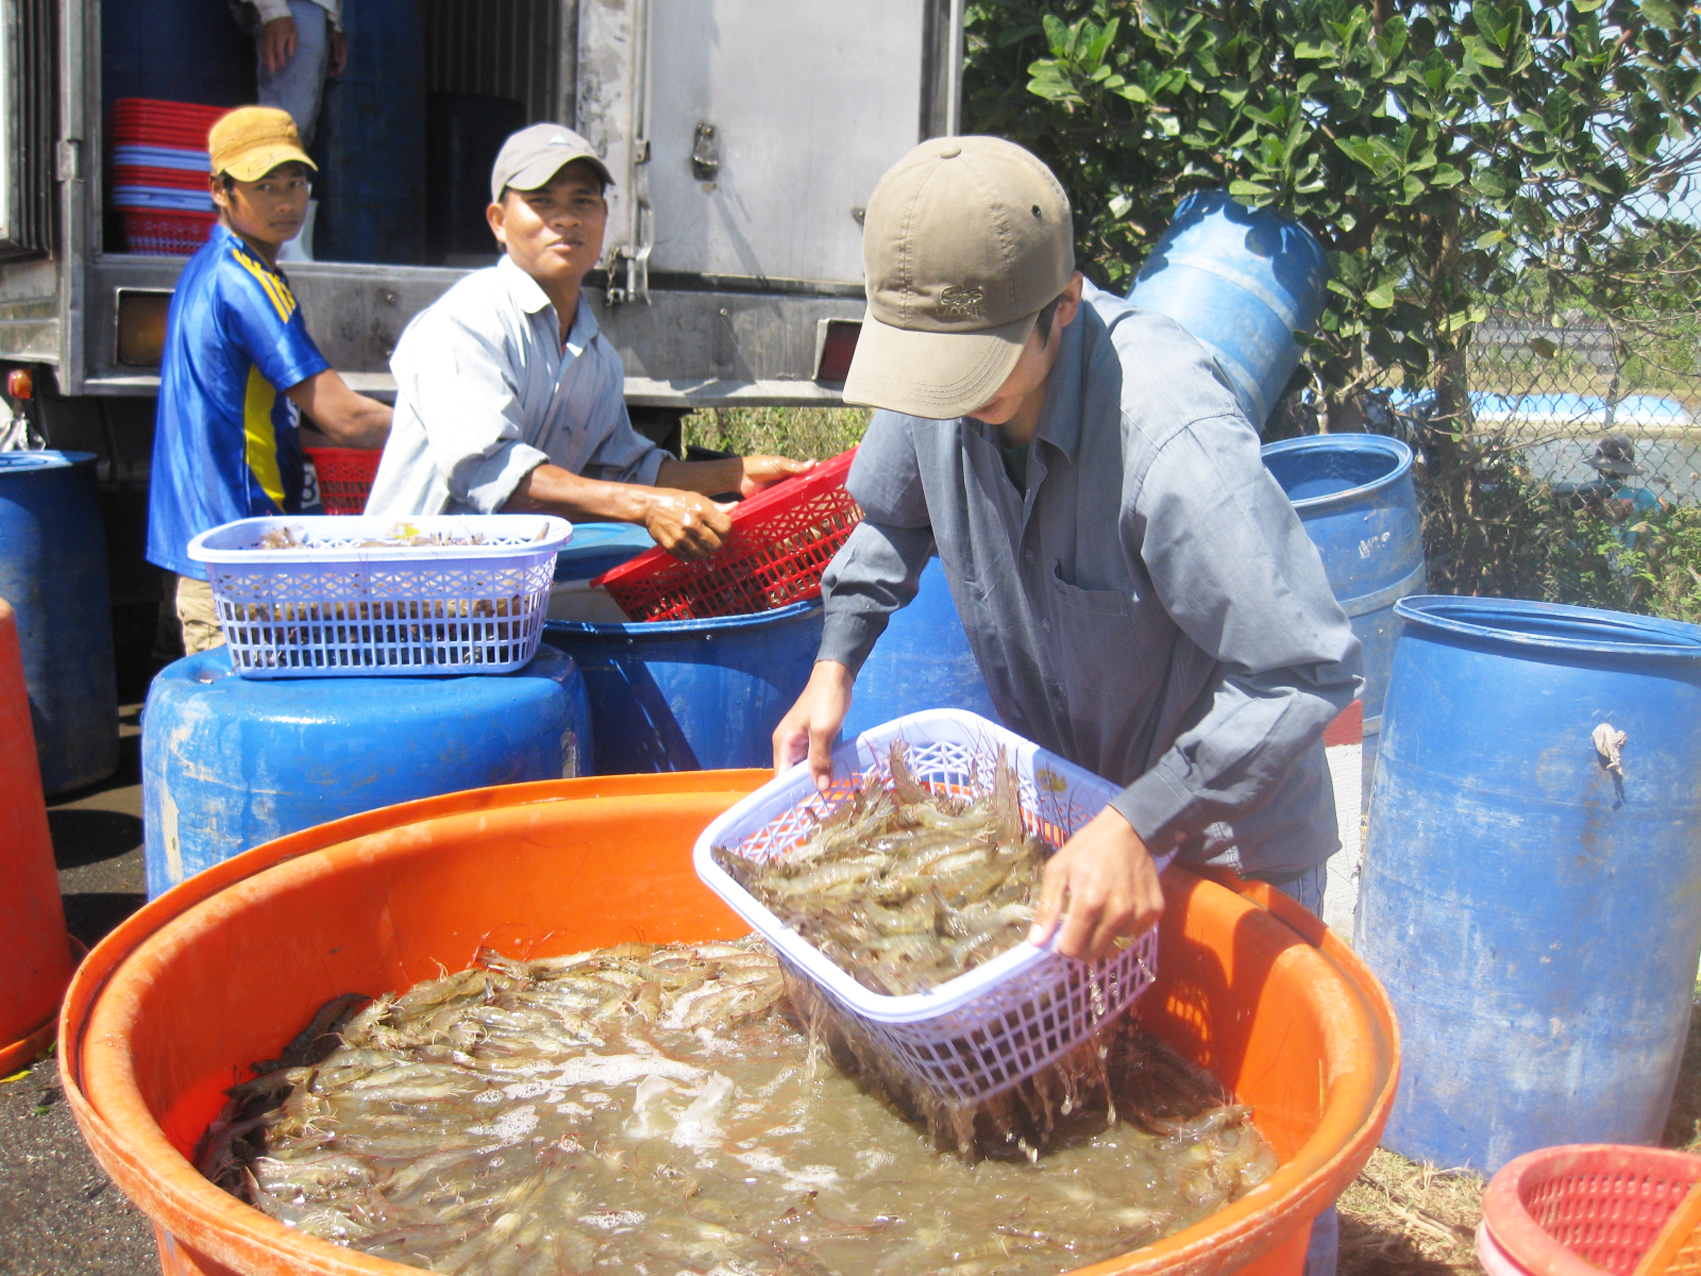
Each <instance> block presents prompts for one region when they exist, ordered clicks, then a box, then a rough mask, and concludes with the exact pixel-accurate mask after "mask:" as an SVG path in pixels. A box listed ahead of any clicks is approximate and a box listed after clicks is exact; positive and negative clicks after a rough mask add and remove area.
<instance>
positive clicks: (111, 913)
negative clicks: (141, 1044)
mask: <svg viewBox="0 0 1701 1276" xmlns="http://www.w3.org/2000/svg"><path fill="white" fill-rule="evenodd" d="M153 668H154V665H153V663H152V662H151V661H149V660H148V659H147V658H146V657H145V656H141V655H137V654H134V653H130V654H128V655H127V658H124V659H121V661H120V674H119V681H120V688H119V689H120V696H121V698H122V699H123V700H124V701H125V702H126V703H125V707H124V708H123V710H122V722H121V726H120V730H121V732H122V737H123V739H122V758H121V761H120V763H119V767H118V772H117V774H116V775H114V776H113V777H112V778H111V779H110V780H108V781H107V782H106V783H104V784H101V785H97V786H95V787H94V788H92V789H85V790H82V791H80V792H77V793H72V794H68V795H66V796H64V797H62V798H59V799H56V800H55V801H54V802H52V803H50V805H49V808H48V814H47V818H48V823H49V825H50V826H51V829H52V833H53V849H54V854H55V858H56V859H57V860H58V862H59V886H60V890H61V892H62V893H63V895H64V898H65V921H66V925H67V927H68V928H69V929H70V931H71V933H72V934H73V935H75V936H76V937H77V938H78V939H80V940H82V941H83V942H84V943H86V944H93V943H94V942H96V941H97V940H99V939H100V937H101V936H103V935H104V934H106V932H107V931H109V930H110V929H112V927H113V926H115V925H116V924H117V923H118V922H119V921H121V920H122V919H123V918H125V917H127V916H129V914H130V913H131V912H132V911H134V910H135V909H136V908H137V907H138V906H140V904H141V903H142V900H143V898H144V896H143V871H142V787H141V765H140V749H141V736H140V731H141V728H140V725H139V722H138V716H139V713H140V710H141V704H140V701H141V699H142V695H143V693H144V692H145V690H146V687H147V679H148V678H149V677H150V676H151V675H152V672H153ZM158 1270H159V1263H158V1259H157V1257H156V1256H155V1253H154V1242H153V1231H152V1229H151V1228H150V1227H149V1225H148V1222H147V1220H146V1219H145V1218H144V1217H143V1216H142V1214H141V1212H140V1211H139V1210H137V1209H136V1208H135V1206H133V1205H131V1204H130V1202H129V1201H127V1200H125V1198H124V1196H123V1194H122V1193H120V1192H119V1191H118V1189H117V1188H115V1187H113V1186H112V1184H111V1183H110V1181H108V1179H107V1177H106V1175H105V1174H104V1173H103V1172H102V1171H101V1169H100V1167H99V1166H98V1165H96V1164H95V1161H94V1158H93V1157H92V1156H90V1155H89V1152H88V1149H87V1148H85V1147H84V1146H83V1141H82V1139H81V1137H80V1136H79V1135H78V1134H77V1127H76V1123H75V1122H73V1121H72V1119H71V1113H70V1112H69V1110H67V1108H66V1107H65V1104H64V1102H63V1099H62V1095H61V1094H60V1090H59V1078H58V1073H57V1071H56V1069H55V1065H54V1061H53V1060H52V1059H51V1058H48V1059H43V1060H41V1061H39V1062H37V1063H36V1064H35V1066H34V1067H33V1068H31V1069H30V1070H29V1071H28V1073H27V1074H25V1075H23V1076H21V1077H19V1078H18V1079H15V1080H13V1079H8V1080H5V1081H4V1082H0V1276H49V1274H50V1273H51V1274H52V1276H59V1274H60V1273H79V1274H83V1273H88V1274H91V1276H94V1274H98V1276H107V1274H109V1273H110V1274H111V1276H145V1274H146V1273H149V1272H157V1271H158Z"/></svg>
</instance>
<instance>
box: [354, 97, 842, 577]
mask: <svg viewBox="0 0 1701 1276" xmlns="http://www.w3.org/2000/svg"><path fill="white" fill-rule="evenodd" d="M610 180H611V179H610V177H609V173H608V169H607V168H606V167H604V166H603V162H602V161H601V160H600V159H598V158H597V155H596V152H595V151H594V150H592V148H591V146H590V143H588V142H587V141H585V139H584V138H582V137H580V136H579V135H578V134H577V133H574V132H572V131H571V130H569V129H565V128H563V127H561V126H560V125H559V124H534V125H532V126H531V127H530V128H525V129H521V130H520V131H519V132H518V133H515V134H514V135H513V136H512V137H510V138H509V139H508V140H507V142H505V143H504V144H503V147H502V150H501V152H500V153H499V154H498V155H497V157H496V163H495V165H494V167H493V169H492V172H491V175H490V201H491V202H490V207H489V209H488V213H487V215H488V217H489V221H490V229H491V231H492V233H493V234H494V235H495V236H496V241H497V243H498V244H500V245H501V246H502V248H503V249H504V250H505V252H504V255H503V256H502V257H501V258H500V259H499V260H498V262H497V264H496V265H495V266H492V267H490V268H488V269H486V270H480V271H477V272H476V273H474V274H472V275H470V276H468V277H467V278H466V279H463V280H461V281H460V282H459V283H457V284H456V285H455V286H454V287H453V288H451V289H450V290H449V291H448V292H446V293H444V294H443V296H442V297H440V298H439V299H438V300H437V301H436V302H434V303H433V304H432V305H431V306H430V307H429V308H427V309H426V310H424V311H422V312H421V313H420V314H419V315H418V316H416V317H415V318H414V320H413V322H412V323H410V324H409V325H408V327H407V331H406V332H404V333H403V334H402V339H401V341H399V342H398V343H397V345H396V353H395V355H394V357H393V358H392V359H391V361H390V367H391V370H392V371H393V372H394V373H395V376H396V428H395V431H394V433H393V434H391V436H390V441H389V444H388V445H387V446H386V447H385V449H384V461H383V464H382V465H381V466H380V467H379V470H378V476H377V478H376V479H375V480H374V481H373V484H372V495H371V496H370V497H369V498H368V500H367V505H366V509H367V512H368V513H374V514H378V513H381V514H390V515H396V516H404V515H413V514H438V513H463V512H464V513H494V512H496V511H499V510H511V511H516V512H529V511H534V510H535V511H544V512H548V513H554V514H561V515H563V516H565V517H567V518H570V519H574V520H578V521H583V520H603V521H608V522H620V523H640V524H642V525H643V526H644V528H645V529H646V530H647V531H648V532H649V533H650V535H651V536H652V537H654V539H655V541H656V543H657V544H659V545H662V546H663V547H665V548H666V549H668V550H670V551H672V552H673V553H675V554H677V555H679V556H680V557H682V558H701V557H704V556H706V555H708V554H712V553H714V552H715V551H716V550H717V549H719V548H720V545H721V540H722V538H723V537H724V536H725V535H726V533H727V531H728V530H729V528H730V527H731V523H730V521H729V520H728V518H727V515H726V512H725V510H723V509H722V508H721V507H720V506H718V505H717V504H716V503H715V502H714V501H712V500H710V499H709V496H710V495H712V494H715V493H722V492H737V493H739V494H740V495H745V496H748V495H750V494H751V493H753V492H756V491H758V490H760V489H761V488H763V487H765V486H767V485H768V484H770V483H773V482H776V481H778V480H779V479H782V478H786V477H788V476H790V475H792V474H799V473H802V472H804V471H805V470H807V469H808V468H809V464H808V463H802V462H797V461H788V460H786V459H785V458H784V457H777V456H746V457H732V458H729V459H727V460H721V461H696V462H691V461H679V460H675V459H674V458H673V457H672V456H670V455H668V454H667V453H666V452H664V451H662V450H661V449H660V448H659V447H657V446H656V445H655V444H653V443H651V442H649V440H647V439H644V438H642V437H641V436H639V435H638V434H637V433H636V432H635V431H634V430H633V429H632V423H631V421H630V419H629V418H628V416H627V413H626V400H625V385H626V373H625V369H624V367H623V366H622V363H621V359H620V355H619V354H618V353H617V352H616V351H615V349H614V346H613V345H612V344H611V343H610V342H609V340H608V338H607V336H605V335H604V334H603V332H602V330H601V329H600V327H599V326H598V324H597V320H596V315H595V313H594V312H593V311H592V309H591V306H590V304H589V303H588V302H587V301H586V300H585V298H584V295H583V291H582V285H583V282H584V278H585V275H586V273H587V272H588V271H590V270H591V269H592V268H593V267H594V266H595V265H596V264H597V259H598V258H599V257H600V256H601V255H602V235H603V226H604V223H605V222H606V221H607V218H608V204H607V201H605V200H604V198H603V189H604V187H606V186H607V185H608V183H609V181H610Z"/></svg>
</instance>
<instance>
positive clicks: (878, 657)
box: [844, 558, 998, 736]
mask: <svg viewBox="0 0 1701 1276" xmlns="http://www.w3.org/2000/svg"><path fill="white" fill-rule="evenodd" d="M922 709H967V710H968V711H969V712H970V713H978V714H979V715H980V716H981V717H983V718H990V719H991V720H992V721H994V722H997V721H998V712H997V710H995V709H994V708H993V707H992V695H991V693H990V692H988V691H987V689H986V682H985V681H984V680H983V679H982V678H981V676H980V666H979V665H978V664H976V663H975V655H974V652H973V651H971V650H970V649H969V637H968V635H967V634H966V633H964V632H963V622H962V621H961V620H960V619H959V618H958V616H957V605H956V603H954V602H952V600H951V589H950V586H949V585H948V584H946V581H945V569H944V568H943V567H941V566H940V564H939V560H938V559H937V558H931V559H929V560H928V563H927V569H926V570H925V571H923V572H922V574H921V587H920V588H919V589H918V590H917V591H916V596H915V598H914V599H913V600H912V601H911V602H910V605H909V606H907V607H901V608H899V609H898V610H897V611H895V612H894V613H892V620H891V623H890V624H888V625H887V626H886V632H885V633H883V634H881V635H880V641H879V642H877V643H875V644H874V650H873V651H872V652H870V653H869V656H868V659H867V660H866V661H865V662H864V663H863V666H862V669H861V671H860V672H858V674H857V676H856V687H855V689H854V691H853V692H852V695H851V707H850V712H849V713H848V714H846V715H845V726H844V733H845V735H846V736H853V735H855V734H857V732H859V731H866V730H868V728H870V727H877V726H879V725H880V724H881V723H883V722H890V721H891V720H892V719H893V718H901V717H903V716H904V715H905V714H906V713H916V712H918V711H920V710H922Z"/></svg>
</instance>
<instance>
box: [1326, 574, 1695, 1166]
mask: <svg viewBox="0 0 1701 1276" xmlns="http://www.w3.org/2000/svg"><path fill="white" fill-rule="evenodd" d="M1395 610H1396V611H1397V613H1398V615H1399V617H1400V619H1401V620H1402V621H1403V622H1404V624H1405V629H1404V633H1403V634H1402V635H1401V637H1400V640H1399V644H1398V646H1397V647H1396V648H1395V652H1394V670H1393V679H1392V681H1391V683H1390V685H1389V689H1388V702H1387V709H1386V714H1385V722H1386V726H1385V727H1384V730H1383V735H1382V752H1381V757H1380V759H1379V760H1378V763H1377V770H1376V782H1375V793H1374V794H1373V796H1372V798H1371V803H1370V826H1369V836H1368V838H1367V845H1366V849H1365V857H1364V866H1363V870H1362V876H1361V878H1360V891H1359V910H1358V920H1357V925H1356V929H1355V935H1354V941H1353V944H1354V947H1355V948H1356V949H1357V950H1358V952H1359V953H1360V954H1361V955H1362V956H1363V957H1364V959H1365V961H1366V962H1368V963H1369V965H1370V967H1371V969H1372V970H1373V971H1374V972H1375V973H1376V975H1377V976H1378V977H1379V978H1380V979H1381V980H1382V983H1383V985H1384V986H1385V987H1386V988H1387V990H1388V994H1389V996H1390V997H1391V998H1392V999H1393V1003H1394V1007H1395V1010H1396V1011H1397V1012H1398V1014H1399V1018H1400V1035H1401V1038H1402V1041H1403V1043H1404V1051H1405V1055H1404V1060H1403V1062H1402V1064H1401V1076H1400V1089H1399V1094H1398V1097H1397V1099H1396V1101H1395V1105H1394V1110H1393V1115H1392V1118H1391V1119H1390V1121H1389V1123H1388V1129H1387V1132H1386V1133H1385V1134H1384V1136H1383V1143H1384V1144H1385V1145H1386V1146H1388V1147H1390V1148H1392V1149H1393V1150H1394V1151H1396V1152H1399V1153H1400V1154H1401V1155H1403V1156H1407V1157H1412V1158H1414V1159H1418V1160H1425V1161H1430V1162H1433V1163H1434V1164H1437V1165H1447V1166H1454V1165H1469V1166H1473V1167H1475V1168H1476V1169H1478V1170H1480V1171H1482V1172H1483V1173H1485V1174H1492V1173H1493V1172H1494V1171H1496V1170H1498V1169H1499V1168H1500V1167H1501V1166H1502V1165H1504V1164H1506V1162H1508V1161H1510V1160H1511V1159H1512V1158H1514V1157H1516V1156H1520V1155H1522V1154H1523V1153H1525V1152H1529V1151H1532V1150H1534V1149H1536V1148H1542V1147H1549V1146H1553V1145H1557V1144H1567V1143H1653V1142H1656V1141H1657V1140H1658V1139H1659V1137H1660V1132H1661V1127H1662V1126H1663V1124H1664V1122H1665V1119H1666V1109H1667V1107H1668V1105H1669V1103H1670V1101H1671V1097H1672V1092H1673V1088H1674V1086H1675V1084H1676V1081H1677V1073H1678V1062H1679V1060H1680V1058H1681V1056H1682V1054H1683V1047H1684V1040H1685V1037H1686V1034H1687V1030H1688V1024H1689V1016H1690V1000H1691V996H1692V993H1693V989H1694V985H1695V968H1696V960H1697V956H1698V954H1701V906H1698V901H1701V628H1698V627H1696V626H1694V625H1685V624H1680V623H1678V622H1676V621H1669V620H1658V619H1653V618H1650V617H1646V616H1631V615H1625V614H1623V613H1619V612H1609V611H1594V610H1591V609H1588V608H1582V607H1562V606H1558V605H1554V604H1549V603H1537V602H1525V601H1520V600H1515V599H1493V598H1439V597H1426V596H1420V597H1415V598H1408V599H1404V600H1403V601H1401V602H1400V603H1399V604H1398V605H1397V606H1396V609H1395ZM1597 732H1601V733H1602V734H1603V735H1604V734H1606V733H1607V732H1610V733H1612V736H1613V739H1615V740H1616V739H1617V737H1618V733H1622V735H1623V737H1624V739H1623V744H1622V747H1621V749H1620V751H1619V755H1618V758H1617V761H1618V763H1619V765H1620V766H1621V768H1622V771H1623V774H1622V775H1619V774H1617V773H1616V772H1615V771H1614V770H1613V769H1612V768H1611V766H1610V765H1609V763H1610V762H1611V761H1612V759H1611V758H1610V757H1609V756H1607V755H1604V754H1603V753H1602V752H1601V751H1600V750H1599V749H1598V748H1597Z"/></svg>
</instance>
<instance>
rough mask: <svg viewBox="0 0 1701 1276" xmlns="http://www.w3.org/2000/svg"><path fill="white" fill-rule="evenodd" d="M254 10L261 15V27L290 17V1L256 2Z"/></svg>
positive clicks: (255, 0) (264, 0) (263, 0)
mask: <svg viewBox="0 0 1701 1276" xmlns="http://www.w3.org/2000/svg"><path fill="white" fill-rule="evenodd" d="M254 8H255V10H256V12H258V13H259V15H260V25H261V26H264V25H265V24H266V23H268V22H276V21H277V20H278V19H279V18H287V17H289V16H290V12H289V0H254Z"/></svg>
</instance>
